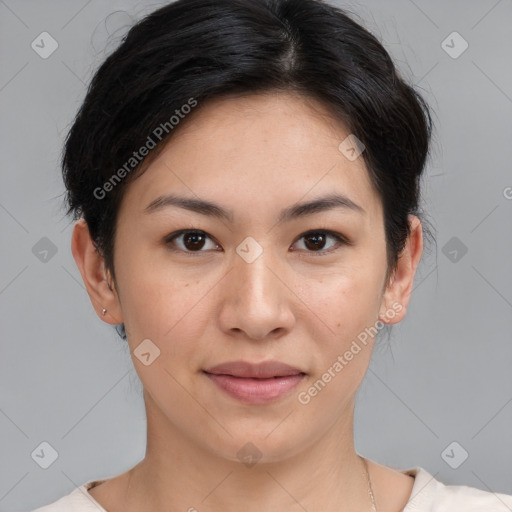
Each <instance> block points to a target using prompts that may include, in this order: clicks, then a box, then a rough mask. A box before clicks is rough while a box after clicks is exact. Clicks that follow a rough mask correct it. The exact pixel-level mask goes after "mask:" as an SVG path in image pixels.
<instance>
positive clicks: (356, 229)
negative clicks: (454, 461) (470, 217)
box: [38, 0, 512, 512]
mask: <svg viewBox="0 0 512 512" xmlns="http://www.w3.org/2000/svg"><path fill="white" fill-rule="evenodd" d="M431 130H432V124H431V118H430V113H429V108H428V106H427V105H426V103H425V102H424V100H423V99H422V97H421V96H420V95H419V94H418V93H417V92H415V91H414V90H413V88H412V87H410V86H409V85H407V84H406V83H405V82H404V81H403V80H402V79H401V78H400V76H399V75H398V73H397V71H396V70H395V67H394V65H393V63H392V61H391V59H390V57H389V55H388V54H387V52H386V51H385V49H384V48H383V47H382V45H381V44H380V43H379V42H378V41H377V40H376V39H375V38H374V37H373V36H372V35H371V34H369V33H368V32H367V31H366V30H365V29H363V28H362V27H361V26H359V25H358V24H356V23H355V22H354V21H352V20H351V19H350V18H349V17H347V15H346V14H345V13H344V12H342V11H341V10H339V9H337V8H334V7H332V6H330V5H328V4H327V3H323V2H320V1H316V0H275V1H270V0H251V1H249V0H215V1H211V0H187V1H185V0H178V1H177V2H175V3H172V4H169V5H167V6H165V7H163V8H161V9H159V10H157V11H155V12H154V13H152V14H151V15H149V16H148V17H146V18H145V19H143V20H142V21H141V22H139V23H138V24H137V25H135V26H134V27H133V28H132V29H131V30H130V32H129V34H128V35H127V37H126V38H125V40H124V41H123V43H122V44H121V46H120V47H119V48H118V49H117V51H115V52H114V53H113V54H112V55H110V56H109V57H108V58H107V59H106V61H105V62H104V63H103V65H102V66H101V67H100V69H99V70H98V72H97V73H96V75H95V76H94V78H93V80H92V83H91V86H90V88H89V91H88V94H87V97H86V99H85V101H84V104H83V106H82V107H81V109H80V112H79V113H78V116H77V118H76V120H75V122H74V124H73V126H72V128H71V131H70V133H69V136H68V138H67V140H66V145H65V151H64V157H63V173H64V180H65V184H66V188H67V191H68V195H67V200H68V208H69V209H68V213H70V214H71V213H72V214H73V215H74V218H75V219H78V222H77V223H76V225H75V228H74V232H73V238H72V251H73V256H74V258H75V260H76V263H77V266H78V268H79V270H80V272H81V275H82V278H83V281H84V284H85V286H86V288H87V291H88V293H89V296H90V299H91V302H92V305H93V307H94V309H95V310H96V312H97V314H98V315H99V317H100V318H101V319H102V320H104V321H105V322H107V323H110V324H112V325H116V326H117V327H118V329H119V332H120V334H121V336H122V337H123V338H124V339H126V342H127V343H128V344H129V347H130V351H131V354H132V359H133V363H134V365H135V369H136V371H137V374H138V376H139V377H140V380H141V382H142V384H143V387H144V401H145V407H146V414H147V448H146V456H145V458H144V459H143V460H142V461H141V462H140V463H139V464H137V465H136V466H135V467H134V468H132V469H130V470H129V471H127V472H125V473H123V474H121V475H117V476H114V477H112V478H109V479H106V480H102V481H94V482H88V483H87V484H84V485H83V486H81V487H80V488H79V489H76V490H75V491H73V492H72V493H71V494H69V495H68V496H65V497H63V498H62V499H60V500H58V501H57V502H55V503H53V504H50V505H48V506H46V507H42V508H40V509H38V511H40V512H58V511H61V510H62V511H64V510H66V511H80V512H82V511H97V510H106V511H108V512H117V511H121V510H122V511H124V512H131V511H137V512H140V511H144V510H148V511H149V510H151V511H160V510H162V511H164V510H165V511H175V510H176V511H178V510H184V511H185V510H187V511H190V512H192V511H196V510H197V511H200V512H202V511H228V510H244V511H249V512H253V511H254V512H256V511H258V512H259V511H261V510H286V511H295V510H297V511H299V510H302V511H303V510H307V511H310V512H312V511H316V510H322V511H324V512H334V511H340V510H347V511H361V512H363V511H379V512H384V511H386V512H399V511H405V512H412V511H427V510H429V511H430V510H435V511H437V512H442V511H450V512H452V511H454V510H464V511H469V510H493V511H505V510H510V507H512V497H511V496H507V495H504V494H495V493H491V492H485V491H483V490H479V489H476V488H470V487H466V486H448V485H444V484H443V483H441V482H439V481H437V480H436V479H434V478H433V477H432V475H430V474H429V473H428V472H427V471H426V470H424V469H423V468H421V467H416V468H411V469H408V470H405V471H398V470H395V469H393V468H390V467H386V466H382V465H380V464H377V463H376V462H373V461H371V460H367V459H365V458H363V457H361V456H360V455H359V454H357V453H356V451H355V448H354V432H353V417H354V405H355V396H356V393H357V390H358V388H359V385H360V384H361V382H362V380H363V378H364V375H365V373H366V371H367V368H368V365H369V362H370V358H371V353H372V348H373V346H374V342H375V339H376V336H377V334H378V333H379V332H380V331H381V330H382V329H383V328H384V327H386V326H390V325H392V324H396V323H398V322H400V321H401V320H402V319H403V318H404V316H405V314H406V311H407V306H408V303H409V300H410V295H411V290H412V285H413V280H414V274H415V271H416V268H417V265H418V263H419V261H420V258H421V254H422V250H423V232H425V233H426V234H427V235H429V232H428V230H425V228H424V224H425V222H422V220H421V219H422V215H421V214H420V211H419V207H418V203H419V197H420V188H419V183H420V178H421V175H422V172H423V169H424V166H425V162H426V159H427V156H428V150H429V141H430V136H431Z"/></svg>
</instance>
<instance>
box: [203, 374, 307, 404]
mask: <svg viewBox="0 0 512 512" xmlns="http://www.w3.org/2000/svg"><path fill="white" fill-rule="evenodd" d="M205 374H206V376H207V377H209V378H210V380H212V381H213V382H214V383H215V384H217V386H219V388H220V389H222V390H223V391H225V392H226V393H227V394H228V395H230V396H232V397H234V398H237V399H238V400H240V401H242V402H245V403H248V404H263V403H266V402H269V401H271V400H276V399H277V398H280V397H282V396H283V395H285V394H286V393H288V391H290V390H291V389H292V388H294V387H295V386H296V385H297V384H298V383H299V382H300V381H301V380H302V379H303V378H304V377H305V374H303V373H301V374H297V375H288V376H286V377H271V378H269V379H252V378H241V377H233V376H232V375H217V374H213V373H208V372H205Z"/></svg>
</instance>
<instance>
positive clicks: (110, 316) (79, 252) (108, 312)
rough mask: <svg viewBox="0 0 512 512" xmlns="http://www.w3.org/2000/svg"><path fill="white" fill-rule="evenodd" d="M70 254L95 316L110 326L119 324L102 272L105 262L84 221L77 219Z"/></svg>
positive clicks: (118, 312) (105, 274)
mask: <svg viewBox="0 0 512 512" xmlns="http://www.w3.org/2000/svg"><path fill="white" fill-rule="evenodd" d="M71 252H72V253H73V258H74V259H75V262H76V264H77V267H78V269H79V271H80V274H81V275H82V280H83V282H84V285H85V288H86V290H87V293H88V294H89V298H90V300H91V303H92V305H93V307H94V309H95V311H96V314H97V315H98V316H99V317H100V318H101V319H102V320H103V321H104V322H107V323H109V324H112V325H114V324H120V323H122V322H123V318H122V312H121V307H120V303H119V297H118V295H117V292H116V290H115V287H114V286H113V285H112V284H111V283H110V281H111V279H110V274H109V273H108V272H107V271H106V269H105V261H104V258H103V257H102V256H101V255H100V254H99V252H98V251H97V250H96V246H95V245H94V242H93V241H92V239H91V236H90V233H89V228H88V226H87V223H86V222H85V219H80V220H79V221H78V222H77V223H76V224H75V227H74V229H73V235H72V239H71ZM103 310H105V313H103Z"/></svg>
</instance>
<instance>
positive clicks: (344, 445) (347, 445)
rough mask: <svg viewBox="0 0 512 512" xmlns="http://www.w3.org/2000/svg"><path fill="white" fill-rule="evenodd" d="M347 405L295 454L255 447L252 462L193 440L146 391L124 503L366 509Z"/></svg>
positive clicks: (253, 509) (227, 509) (255, 511)
mask: <svg viewBox="0 0 512 512" xmlns="http://www.w3.org/2000/svg"><path fill="white" fill-rule="evenodd" d="M353 411H354V408H353V404H351V406H350V407H348V408H347V411H346V413H345V414H343V415H342V416H341V418H340V419H339V420H338V421H337V422H336V423H335V424H334V425H333V426H332V427H331V428H330V430H329V431H328V432H327V433H326V434H325V435H323V436H321V438H320V439H317V440H313V441H312V442H311V443H310V444H309V445H308V446H304V447H303V448H302V449H299V450H297V451H296V452H295V453H294V454H291V455H289V456H282V457H281V456H280V457H275V459H273V460H268V458H265V457H263V455H264V454H262V458H261V459H260V460H259V461H258V462H256V463H254V464H253V465H251V464H250V463H247V464H244V463H242V462H241V461H240V460H238V459H237V457H236V456H233V457H232V459H229V457H222V456H219V454H218V453H213V452H212V451H211V449H209V446H200V445H199V444H198V443H197V441H195V440H192V439H191V438H190V437H188V436H187V433H186V432H183V431H180V430H178V429H177V428H176V427H175V426H173V425H172V424H170V422H169V421H168V419H167V418H165V417H164V416H163V415H161V413H159V409H158V408H157V407H154V404H153V403H151V401H150V399H149V400H148V397H146V412H147V420H148V423H147V448H146V456H145V458H144V459H143V460H142V461H141V462H140V463H139V464H138V465H137V466H135V467H134V468H132V469H131V470H130V471H129V472H128V473H127V475H128V482H127V486H126V490H125V493H124V496H125V498H126V508H125V510H132V509H133V510H138V511H142V510H157V511H160V510H162V511H163V510H166V511H169V510H186V511H190V512H195V511H196V510H197V511H198V512H206V511H211V512H213V511H220V510H222V511H223V512H231V511H233V512H234V511H238V510H244V511H247V512H260V511H261V510H297V511H299V510H304V509H305V510H323V511H324V512H340V511H344V510H347V511H348V510H361V511H368V512H370V511H371V510H372V507H371V498H370V496H369V494H368V481H367V478H366V473H365V465H364V462H363V460H362V459H361V458H360V457H359V456H358V455H357V453H356V452H355V449H354V444H353ZM162 433H164V434H162ZM237 451H238V450H237V449H234V450H233V452H235V453H236V452H237Z"/></svg>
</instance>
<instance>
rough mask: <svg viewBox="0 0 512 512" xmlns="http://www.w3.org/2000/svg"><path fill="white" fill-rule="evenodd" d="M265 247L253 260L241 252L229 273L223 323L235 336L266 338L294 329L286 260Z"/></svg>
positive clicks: (223, 294)
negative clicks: (245, 258) (282, 259)
mask: <svg viewBox="0 0 512 512" xmlns="http://www.w3.org/2000/svg"><path fill="white" fill-rule="evenodd" d="M270 256H271V255H270V250H264V251H263V253H262V254H260V256H259V257H258V258H256V259H255V260H254V261H252V262H251V263H249V262H247V261H245V260H244V259H243V258H242V257H239V256H238V255H236V256H235V258H234V267H233V268H232V270H231V272H229V273H228V275H227V276H226V277H225V282H224V287H223V291H222V304H221V311H220V324H221V328H222V329H223V330H224V332H226V333H228V334H230V335H231V336H233V335H234V334H235V333H238V335H239V336H242V337H246V338H250V339H252V340H263V339H266V338H268V337H274V338H275V337H278V336H283V335H285V334H286V333H288V332H290V330H291V329H292V327H293V325H294V322H295V316H294V313H293V297H294V294H293V292H292V291H291V283H289V282H287V280H288V281H290V277H289V275H286V274H287V273H286V272H285V270H284V266H283V265H282V264H279V263H277V261H276V259H272V258H271V257H270Z"/></svg>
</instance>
